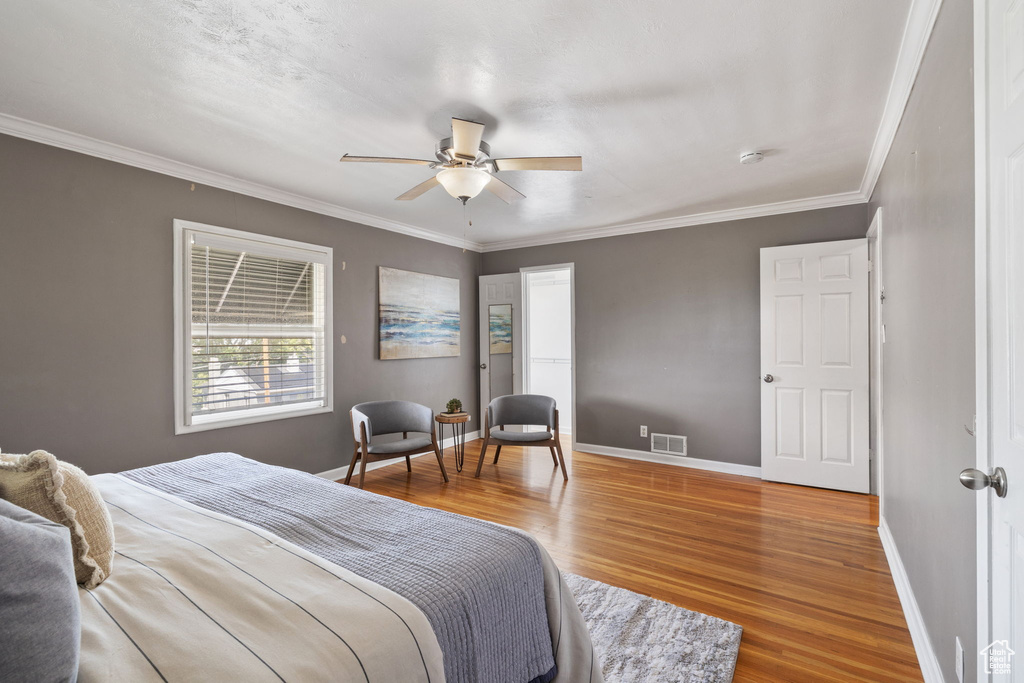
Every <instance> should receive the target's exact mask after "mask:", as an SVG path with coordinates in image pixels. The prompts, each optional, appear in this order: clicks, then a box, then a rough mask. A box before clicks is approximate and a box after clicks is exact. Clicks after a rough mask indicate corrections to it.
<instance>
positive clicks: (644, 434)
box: [640, 425, 647, 439]
mask: <svg viewBox="0 0 1024 683" xmlns="http://www.w3.org/2000/svg"><path fill="white" fill-rule="evenodd" d="M640 436H641V437H642V438H645V439H646V438H647V425H640Z"/></svg>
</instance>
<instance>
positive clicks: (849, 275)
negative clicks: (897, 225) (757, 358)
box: [751, 239, 870, 493]
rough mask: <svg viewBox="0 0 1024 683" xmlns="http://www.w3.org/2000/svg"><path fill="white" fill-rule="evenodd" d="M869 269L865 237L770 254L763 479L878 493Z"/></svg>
mask: <svg viewBox="0 0 1024 683" xmlns="http://www.w3.org/2000/svg"><path fill="white" fill-rule="evenodd" d="M868 267H869V266H868V243H867V240H866V239H858V240H846V241H842V242H823V243H820V244H799V245H795V246H789V247H772V248H768V249H762V250H761V476H762V478H764V479H768V480H771V481H782V482H788V483H791V484H804V485H807V486H819V487H822V488H829V489H840V490H843V491H858V492H860V493H868V492H869V490H870V479H869V478H870V470H869V462H868V460H869V457H868V426H869V413H868V401H869V398H868ZM751 381H754V378H751Z"/></svg>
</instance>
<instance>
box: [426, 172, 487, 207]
mask: <svg viewBox="0 0 1024 683" xmlns="http://www.w3.org/2000/svg"><path fill="white" fill-rule="evenodd" d="M437 182H439V183H441V186H442V187H443V188H444V189H445V192H447V193H448V194H450V195H451V196H453V197H455V198H456V199H461V200H462V202H463V203H466V202H467V201H468V200H470V199H472V198H473V197H475V196H477V195H478V194H480V193H481V192H483V189H484V188H485V187H486V186H487V183H489V182H491V174H490V173H488V172H487V171H484V170H481V169H479V168H469V167H466V166H457V167H455V168H446V169H443V170H441V171H440V172H439V173H438V174H437Z"/></svg>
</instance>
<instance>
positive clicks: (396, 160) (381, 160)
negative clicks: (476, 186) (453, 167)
mask: <svg viewBox="0 0 1024 683" xmlns="http://www.w3.org/2000/svg"><path fill="white" fill-rule="evenodd" d="M338 161H360V162H366V163H370V164H416V165H418V166H433V165H434V164H436V163H437V162H436V161H427V160H426V159H403V158H401V157H354V156H351V155H349V154H346V155H345V156H343V157H342V158H341V159H339V160H338Z"/></svg>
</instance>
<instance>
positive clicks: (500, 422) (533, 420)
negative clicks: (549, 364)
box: [476, 394, 569, 481]
mask: <svg viewBox="0 0 1024 683" xmlns="http://www.w3.org/2000/svg"><path fill="white" fill-rule="evenodd" d="M506 425H542V426H544V427H547V428H548V431H544V432H507V431H505V426H506ZM492 443H493V444H494V445H495V446H496V448H495V451H494V464H497V463H498V456H499V455H501V447H502V446H547V448H548V450H549V451H551V459H552V460H553V461H554V462H555V465H556V466H560V467H561V468H562V477H563V478H564V479H565V481H569V475H568V473H567V472H566V471H565V456H564V455H563V454H562V444H561V442H560V441H559V440H558V410H557V408H556V407H555V399H553V398H551V397H550V396H541V395H540V394H514V395H512V396H499V397H498V398H496V399H494V400H493V401H491V402H490V403H489V404H488V406H487V414H486V415H485V416H484V445H483V446H482V447H481V448H480V462H478V463H477V465H476V476H478V477H479V476H480V469H481V468H482V467H483V465H484V454H485V453H487V447H488V446H489V445H490V444H492Z"/></svg>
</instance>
